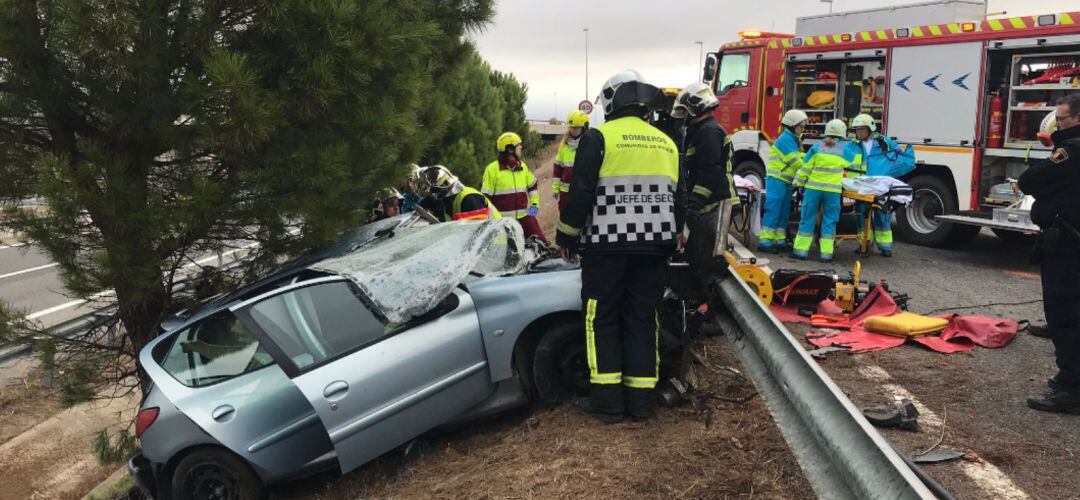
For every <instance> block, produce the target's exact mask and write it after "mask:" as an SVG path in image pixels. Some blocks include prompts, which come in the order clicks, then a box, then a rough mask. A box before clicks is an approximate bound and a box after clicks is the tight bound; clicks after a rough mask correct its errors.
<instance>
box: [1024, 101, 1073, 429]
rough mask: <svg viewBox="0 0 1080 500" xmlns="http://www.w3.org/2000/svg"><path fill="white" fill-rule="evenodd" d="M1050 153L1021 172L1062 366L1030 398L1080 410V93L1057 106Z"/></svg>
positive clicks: (1050, 407)
mask: <svg viewBox="0 0 1080 500" xmlns="http://www.w3.org/2000/svg"><path fill="white" fill-rule="evenodd" d="M1055 120H1056V122H1057V124H1056V125H1057V131H1056V132H1054V133H1053V135H1051V140H1052V141H1053V143H1054V150H1053V152H1052V153H1051V154H1050V158H1049V159H1048V160H1046V161H1044V162H1042V163H1040V164H1038V165H1033V166H1032V167H1030V168H1029V169H1028V170H1027V171H1026V172H1024V174H1023V175H1021V176H1020V189H1021V190H1022V191H1023V192H1024V193H1025V194H1030V195H1032V196H1034V197H1035V205H1034V206H1033V207H1032V208H1031V219H1032V221H1033V222H1034V223H1035V224H1038V226H1039V228H1040V229H1042V234H1041V235H1040V236H1039V243H1038V245H1037V248H1036V257H1037V259H1038V260H1039V262H1040V265H1041V274H1042V288H1043V310H1044V311H1045V312H1046V325H1047V331H1048V332H1049V336H1050V338H1051V340H1053V342H1054V356H1055V358H1056V361H1057V366H1058V372H1057V375H1054V377H1053V378H1051V379H1050V380H1048V381H1047V385H1048V386H1049V391H1047V392H1046V394H1044V395H1043V396H1040V397H1032V398H1028V400H1027V404H1028V406H1029V407H1031V408H1034V409H1036V410H1041V411H1052V412H1062V413H1076V414H1080V195H1077V187H1078V186H1080V95H1074V96H1070V97H1068V98H1066V99H1064V100H1063V101H1061V103H1059V105H1058V106H1057V109H1056V110H1055Z"/></svg>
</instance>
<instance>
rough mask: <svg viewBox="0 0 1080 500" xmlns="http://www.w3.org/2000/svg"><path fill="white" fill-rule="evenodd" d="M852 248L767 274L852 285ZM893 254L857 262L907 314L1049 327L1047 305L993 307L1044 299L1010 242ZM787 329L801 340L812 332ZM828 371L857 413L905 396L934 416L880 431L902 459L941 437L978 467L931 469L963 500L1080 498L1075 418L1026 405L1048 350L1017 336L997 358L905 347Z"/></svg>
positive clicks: (835, 362) (1047, 370) (986, 352)
mask: <svg viewBox="0 0 1080 500" xmlns="http://www.w3.org/2000/svg"><path fill="white" fill-rule="evenodd" d="M854 245H855V244H854V243H853V242H845V243H841V244H839V247H838V252H837V254H836V256H837V260H836V262H834V263H833V264H831V265H826V264H822V263H820V262H817V261H815V260H809V261H805V262H804V261H797V260H794V259H792V258H790V257H788V256H775V255H773V256H769V257H770V258H771V263H770V267H772V268H773V269H779V268H785V267H787V268H797V269H823V268H833V269H836V270H837V271H841V273H842V274H843V275H846V274H847V273H848V272H850V269H851V267H852V265H853V264H854V262H855V260H856V258H857V255H856V254H855V253H854ZM894 250H895V251H894V257H892V258H884V257H881V256H878V255H874V256H870V257H864V258H859V260H860V261H861V262H862V264H863V277H864V279H871V280H875V281H876V280H878V279H881V278H885V279H888V281H889V283H890V285H891V286H892V287H893V289H894V290H898V291H901V292H904V293H908V294H909V295H911V302H910V308H911V311H912V312H918V313H929V312H932V311H935V310H936V312H938V313H944V312H957V313H961V314H981V315H988V316H996V317H1007V318H1012V319H1016V320H1024V319H1026V320H1030V321H1031V322H1032V323H1033V324H1044V322H1045V317H1044V314H1043V310H1042V303H1041V302H1034V303H1028V304H1019V305H989V304H995V303H996V304H1001V303H1017V302H1030V301H1038V300H1039V299H1041V296H1042V293H1041V287H1040V282H1039V275H1038V268H1037V266H1035V265H1032V264H1031V263H1030V260H1029V255H1030V252H1031V245H1010V244H1006V243H1005V242H1003V241H1002V240H1000V239H998V238H996V237H994V236H993V235H992V234H991V233H989V232H984V233H983V234H981V235H980V236H979V237H978V238H977V239H976V240H974V241H973V242H971V243H970V244H969V245H966V246H964V247H961V248H955V249H933V248H925V247H918V246H913V245H908V244H904V243H898V244H897V245H896V246H895V248H894ZM811 257H812V258H813V257H816V252H812V253H811ZM960 306H978V307H970V308H964V309H958V307H960ZM789 328H790V329H791V330H792V332H793V333H794V334H795V335H796V336H797V337H799V338H800V339H801V338H802V334H804V333H805V332H806V331H808V330H809V329H810V328H809V327H806V326H804V325H789ZM803 342H804V345H807V346H808V345H809V344H807V343H805V340H804V341H803ZM821 365H822V366H823V367H824V368H825V370H826V371H827V372H828V373H829V375H830V376H831V377H832V378H833V379H834V380H835V381H836V382H837V384H838V385H839V386H840V387H841V389H843V390H844V391H845V392H846V393H847V394H848V396H849V397H850V398H851V399H852V401H854V402H855V404H856V405H857V406H860V407H869V406H876V405H878V404H881V403H885V402H893V401H895V399H896V398H897V397H899V396H900V395H901V394H902V393H903V392H905V391H906V392H907V393H910V395H911V396H914V397H915V398H916V399H917V401H918V402H919V405H921V406H922V408H923V409H924V410H926V411H924V413H929V414H931V415H929V416H928V415H923V416H922V417H920V422H921V424H922V426H923V427H922V430H921V431H920V432H917V433H912V432H907V431H892V430H889V431H885V432H884V434H885V435H886V436H887V437H888V438H889V439H890V440H891V441H893V442H894V443H895V444H897V446H899V447H900V448H901V449H902V450H904V451H906V452H908V453H913V452H915V451H921V450H925V449H927V448H929V447H930V446H932V445H933V444H934V443H935V442H936V441H937V440H938V439H939V438H941V439H942V446H945V447H949V448H953V449H957V450H960V451H963V452H967V453H971V455H970V457H971V458H974V457H978V460H982V462H971V461H965V460H959V461H955V462H949V463H942V464H934V465H927V466H924V469H925V470H926V471H927V472H928V473H930V475H931V476H933V477H935V479H937V480H938V481H939V482H941V483H942V484H943V485H945V487H946V488H947V489H949V490H950V491H951V492H952V493H953V494H954V495H956V496H957V497H958V498H1077V492H1080V476H1078V475H1077V474H1076V471H1077V470H1080V416H1065V415H1056V414H1047V413H1041V412H1036V411H1033V410H1030V409H1028V408H1027V407H1026V405H1025V402H1024V400H1025V398H1026V397H1027V396H1029V395H1033V394H1038V393H1041V392H1042V391H1044V390H1045V388H1046V387H1045V381H1046V379H1047V378H1048V377H1050V376H1051V375H1053V374H1054V373H1055V372H1056V368H1055V366H1054V361H1053V345H1052V344H1051V342H1050V341H1048V340H1044V339H1040V338H1036V337H1033V336H1031V335H1028V334H1026V333H1024V332H1021V333H1020V334H1019V335H1017V337H1016V338H1015V339H1014V340H1013V341H1012V343H1010V344H1009V345H1007V346H1005V347H1003V348H1000V349H983V348H976V349H975V350H974V351H971V352H969V353H959V354H953V355H945V354H940V353H937V352H933V351H930V350H929V349H925V348H923V347H920V346H916V345H904V346H900V347H897V348H894V349H889V350H885V351H880V352H876V353H867V354H847V353H842V352H841V353H830V354H829V355H828V356H827V358H826V359H825V360H823V361H821ZM882 374H885V375H884V376H881V375H882Z"/></svg>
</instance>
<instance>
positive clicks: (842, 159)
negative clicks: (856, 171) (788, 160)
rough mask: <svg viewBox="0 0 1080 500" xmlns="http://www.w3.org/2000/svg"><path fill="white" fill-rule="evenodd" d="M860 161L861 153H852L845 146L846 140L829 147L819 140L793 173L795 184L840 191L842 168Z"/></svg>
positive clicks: (832, 191)
mask: <svg viewBox="0 0 1080 500" xmlns="http://www.w3.org/2000/svg"><path fill="white" fill-rule="evenodd" d="M861 163H862V155H857V154H855V153H853V151H852V150H851V149H850V148H848V147H847V141H836V145H835V146H831V147H830V146H826V145H825V143H824V142H819V143H817V144H814V147H812V148H810V151H808V152H807V153H806V156H805V157H803V159H802V168H800V169H799V171H798V173H796V174H795V185H796V186H799V187H806V188H807V189H816V190H818V191H825V192H827V193H840V192H843V190H844V185H843V181H844V169H846V168H850V167H851V166H852V165H853V164H854V165H859V164H861Z"/></svg>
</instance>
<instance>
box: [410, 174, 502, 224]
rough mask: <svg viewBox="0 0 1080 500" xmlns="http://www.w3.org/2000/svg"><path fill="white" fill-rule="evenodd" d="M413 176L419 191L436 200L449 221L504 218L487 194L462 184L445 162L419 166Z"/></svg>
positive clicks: (440, 214)
mask: <svg viewBox="0 0 1080 500" xmlns="http://www.w3.org/2000/svg"><path fill="white" fill-rule="evenodd" d="M413 179H414V184H415V185H416V187H417V191H419V194H420V195H421V196H423V197H424V198H425V199H428V198H430V199H431V200H434V201H435V202H436V203H435V206H436V207H437V208H438V210H436V212H438V215H439V216H441V218H442V219H443V220H444V221H446V222H450V221H457V220H485V219H498V218H500V217H502V215H501V214H500V213H499V210H498V209H496V208H495V206H494V205H492V203H491V200H489V199H488V198H487V197H486V196H484V194H483V193H481V192H480V191H477V190H475V189H473V188H471V187H468V186H466V185H464V184H462V183H461V181H459V180H458V178H457V177H455V176H454V174H452V173H451V172H450V170H449V169H447V168H446V167H444V166H442V165H434V166H431V167H419V168H417V169H416V172H415V173H414V174H413Z"/></svg>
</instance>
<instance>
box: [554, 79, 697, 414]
mask: <svg viewBox="0 0 1080 500" xmlns="http://www.w3.org/2000/svg"><path fill="white" fill-rule="evenodd" d="M658 94H659V89H657V88H656V87H654V86H652V85H649V84H647V83H645V81H644V80H643V79H642V78H641V75H639V74H638V73H637V72H636V71H632V70H626V71H623V72H620V73H618V74H616V75H615V76H613V77H611V78H610V79H609V80H608V81H607V82H606V83H604V87H603V89H602V91H601V95H600V97H599V101H600V103H601V104H602V107H603V109H604V118H605V120H606V122H605V123H604V124H603V125H601V126H599V127H596V128H594V129H591V130H589V131H588V132H586V133H585V134H584V135H583V136H582V138H581V141H580V142H579V143H578V150H577V156H576V157H575V160H574V179H573V183H571V185H570V192H569V199H568V200H567V205H566V208H565V210H564V211H563V212H562V217H561V219H560V222H559V226H558V235H557V238H556V242H557V243H558V245H559V247H560V251H561V252H562V255H563V258H565V259H566V260H568V261H572V260H574V259H575V256H576V255H577V254H578V253H580V254H581V298H582V306H583V307H582V312H583V313H584V316H585V340H586V347H587V356H588V365H589V382H590V390H589V397H588V398H584V399H582V400H580V401H578V403H577V405H578V409H579V410H581V411H582V412H584V413H586V414H589V415H592V416H594V417H597V418H599V419H600V420H601V421H603V422H604V423H615V422H618V421H621V420H622V419H623V417H624V415H625V414H627V413H628V414H629V415H630V416H631V417H632V418H634V419H635V420H646V419H648V418H650V417H651V416H652V415H653V412H654V411H655V406H656V396H655V394H654V391H653V389H654V388H655V387H656V383H657V381H658V379H659V376H660V374H659V370H660V355H659V324H658V317H657V306H659V304H660V299H661V298H662V297H663V294H664V287H665V281H666V279H665V278H666V271H667V260H668V258H669V257H670V256H671V254H672V253H673V251H674V250H675V247H676V244H677V236H678V234H679V233H680V232H681V231H682V224H683V220H682V219H683V216H682V213H683V211H684V210H685V194H682V195H681V196H680V195H679V193H680V192H682V190H681V189H680V188H681V185H680V182H679V180H680V179H679V153H678V148H677V147H676V145H675V143H674V142H673V141H672V140H671V139H670V138H669V137H668V136H667V135H665V134H664V133H663V132H661V131H660V130H658V129H656V128H655V127H653V126H652V125H649V124H648V123H647V122H646V121H645V120H644V117H646V116H647V115H648V114H649V113H650V107H651V106H652V105H653V103H654V101H655V100H656V98H657V96H658Z"/></svg>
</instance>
